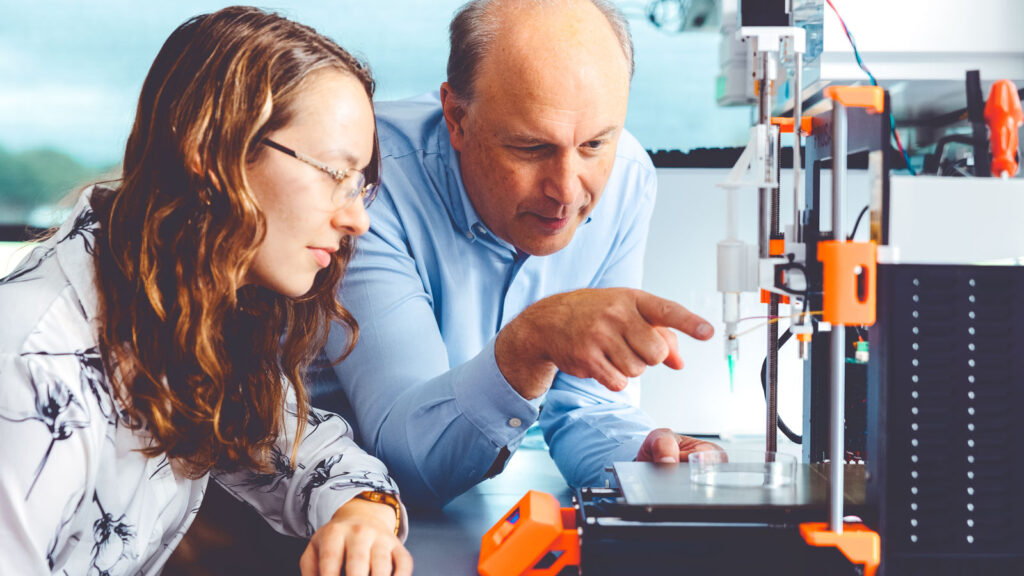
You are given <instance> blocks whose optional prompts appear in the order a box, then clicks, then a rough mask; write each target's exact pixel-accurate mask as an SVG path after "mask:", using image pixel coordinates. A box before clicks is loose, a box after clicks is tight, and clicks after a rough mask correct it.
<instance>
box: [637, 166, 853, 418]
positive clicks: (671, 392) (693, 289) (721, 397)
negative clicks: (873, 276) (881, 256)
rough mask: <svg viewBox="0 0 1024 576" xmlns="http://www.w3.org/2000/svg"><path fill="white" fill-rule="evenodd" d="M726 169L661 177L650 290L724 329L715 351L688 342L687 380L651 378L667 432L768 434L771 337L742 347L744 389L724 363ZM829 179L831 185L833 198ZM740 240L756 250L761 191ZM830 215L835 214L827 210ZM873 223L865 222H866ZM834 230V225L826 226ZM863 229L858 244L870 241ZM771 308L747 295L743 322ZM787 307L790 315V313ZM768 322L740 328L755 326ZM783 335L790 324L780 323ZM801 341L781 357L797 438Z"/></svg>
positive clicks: (651, 394)
mask: <svg viewBox="0 0 1024 576" xmlns="http://www.w3.org/2000/svg"><path fill="white" fill-rule="evenodd" d="M727 172H728V171H727V170H718V169H659V171H658V177H659V190H658V201H657V205H656V207H655V211H654V217H653V219H652V221H651V232H650V238H649V240H648V243H647V256H646V258H645V261H644V287H645V289H647V290H648V291H650V292H653V293H655V294H657V295H659V296H662V297H665V298H670V299H672V300H675V301H677V302H679V303H681V304H682V305H684V306H686V307H687V308H689V309H690V310H692V311H694V312H696V313H698V314H700V315H702V316H704V317H705V318H706V319H707V320H709V321H710V322H711V323H712V324H713V325H714V326H715V330H716V335H715V337H714V338H713V339H712V340H710V341H708V342H697V341H695V340H692V339H690V338H688V337H686V336H682V335H680V337H679V340H680V351H681V353H682V355H683V359H684V361H685V362H686V366H685V367H684V368H683V369H682V370H681V371H678V372H677V371H674V370H670V369H668V368H666V367H664V366H657V367H654V368H651V369H649V370H648V371H647V372H646V373H645V374H644V376H643V378H642V384H641V389H642V393H641V394H640V405H641V407H642V408H643V409H644V410H646V411H647V412H648V413H649V414H650V415H651V416H652V417H653V418H654V419H655V421H656V422H657V423H658V425H659V426H668V427H671V428H673V429H675V430H677V431H680V432H684V433H693V434H722V435H724V436H735V435H745V434H760V435H762V436H763V435H764V422H765V414H764V413H765V403H764V394H763V392H762V391H761V383H760V370H761V362H762V361H763V360H764V355H765V350H766V349H767V344H766V340H767V329H761V330H757V331H754V332H753V333H751V334H750V335H748V336H744V337H743V338H742V339H741V340H740V360H739V362H738V364H737V366H736V379H735V387H734V389H733V390H732V391H730V389H729V372H728V367H727V365H726V361H725V357H724V355H723V342H722V339H721V334H722V330H723V328H724V327H723V324H722V321H721V319H722V304H721V299H722V298H721V295H720V294H719V293H718V292H717V291H716V285H715V284H716V276H715V273H716V272H715V270H716V265H715V245H716V244H717V243H718V241H719V240H721V239H722V238H723V237H724V236H725V191H724V190H723V189H721V188H718V187H717V186H716V184H717V183H718V182H721V181H722V180H724V178H725V175H726V174H727ZM790 177H791V174H790V173H789V172H788V171H787V172H786V173H784V174H783V178H782V186H783V187H782V212H781V215H782V216H781V218H782V222H783V224H788V223H789V222H790V221H791V219H792V215H791V213H792V187H791V186H792V185H791V184H790V182H791V179H790ZM829 182H830V178H829V176H828V173H824V174H822V186H823V187H824V189H825V190H826V191H827V190H829V189H830V188H829V186H830V184H829ZM867 186H868V184H867V175H866V172H851V178H850V180H849V183H848V185H847V193H848V196H849V203H848V206H847V214H848V218H849V221H848V222H847V230H849V229H850V227H851V226H852V225H853V220H854V219H855V218H856V217H857V214H858V213H859V212H860V210H861V208H863V207H864V205H865V204H867V198H868V188H867ZM741 198H742V200H741V217H740V230H741V231H740V235H741V237H742V238H743V239H744V240H747V241H749V242H753V241H754V240H755V235H756V232H757V203H756V191H755V190H742V191H741ZM826 206H827V205H826ZM866 219H867V216H865V220H866ZM823 225H825V226H827V225H828V224H827V223H823ZM867 229H868V223H867V222H863V221H862V222H861V226H860V229H859V230H858V234H857V236H858V238H859V239H863V238H865V237H866V232H867ZM766 309H767V306H766V305H763V304H760V298H759V297H758V296H756V295H754V294H750V295H744V297H743V307H742V315H743V317H746V316H764V315H766V314H767V310H766ZM785 311H786V307H785V306H784V307H783V312H785ZM758 322H763V320H760V321H759V320H751V321H749V322H744V323H743V324H741V325H740V329H741V330H742V329H743V328H744V327H748V326H749V327H753V326H755V325H757V324H758ZM780 324H781V327H780V333H781V332H782V331H784V330H785V326H786V323H785V322H782V323H780ZM796 352H797V347H796V343H795V341H791V342H790V343H789V344H787V345H786V346H785V347H784V348H783V349H782V350H781V351H780V353H779V413H780V415H781V417H782V418H783V419H784V420H785V421H786V423H787V424H788V425H789V427H790V428H792V429H793V430H794V431H796V432H798V433H799V431H800V429H801V427H802V417H801V414H802V412H801V410H802V401H803V398H802V396H803V372H802V370H803V368H802V365H801V363H800V361H799V359H798V358H797V354H796Z"/></svg>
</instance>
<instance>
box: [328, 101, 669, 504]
mask: <svg viewBox="0 0 1024 576" xmlns="http://www.w3.org/2000/svg"><path fill="white" fill-rule="evenodd" d="M377 122H378V129H379V132H380V145H381V153H382V156H383V184H384V185H383V189H382V190H381V192H380V195H379V196H378V198H377V200H376V202H375V203H374V204H373V205H372V206H371V207H370V210H369V212H370V221H371V223H370V231H369V232H368V233H367V234H365V235H364V236H363V237H361V238H359V240H358V241H357V242H356V253H355V257H354V258H353V260H352V261H351V263H350V264H349V268H348V272H347V273H346V275H345V278H344V280H343V281H342V290H341V300H342V303H343V305H344V306H345V307H346V308H348V310H349V311H351V313H352V314H353V315H354V316H355V318H356V320H357V321H358V323H359V327H360V331H359V341H358V344H357V345H356V347H355V349H354V350H353V352H352V354H351V355H350V356H349V357H348V358H346V359H345V360H344V361H343V362H342V363H340V364H339V365H337V366H336V367H335V369H334V376H336V377H337V380H336V381H331V380H332V379H331V378H330V376H332V375H331V374H330V370H327V371H326V373H325V374H321V375H320V381H319V382H317V381H316V379H315V378H314V382H313V384H312V386H311V388H312V393H313V402H314V404H315V405H317V406H318V407H321V408H325V409H329V410H333V411H336V412H339V413H340V414H342V415H343V416H345V418H347V419H348V420H349V421H350V422H353V423H354V424H355V427H356V429H357V431H358V433H359V441H360V443H361V444H362V445H363V446H364V447H365V448H366V449H367V450H368V451H369V452H371V453H375V454H376V455H377V456H378V457H379V458H381V459H382V460H383V461H384V462H385V463H386V464H387V466H388V468H389V469H390V471H391V473H392V475H393V477H394V478H395V479H396V480H397V482H398V484H399V486H401V489H402V494H403V497H404V499H405V500H406V501H407V502H409V503H413V504H415V503H419V504H425V505H437V504H443V503H446V502H448V501H449V500H451V499H452V498H454V497H455V496H457V495H459V494H460V493H462V492H464V491H465V490H467V489H469V488H470V487H472V486H473V485H474V484H476V483H477V482H480V481H481V480H483V479H484V478H485V476H486V475H487V472H488V470H489V469H490V468H491V467H492V465H493V464H494V463H495V460H496V458H498V456H499V454H501V452H502V448H503V447H505V448H507V449H508V450H509V451H514V450H515V449H516V448H517V447H518V446H519V443H520V442H521V441H522V439H523V436H524V434H525V433H526V429H527V428H528V427H529V426H530V425H531V424H532V423H533V422H535V421H536V420H537V419H538V416H539V419H540V426H541V428H542V429H543V431H544V437H545V439H546V440H547V442H548V445H549V446H550V450H551V455H552V457H553V458H554V460H555V462H556V463H557V465H558V468H559V470H561V472H562V474H563V475H564V476H565V478H566V480H567V481H568V482H569V483H570V484H571V485H573V486H596V485H603V484H604V481H605V478H606V472H605V471H604V468H605V466H608V465H610V464H611V463H612V462H615V461H629V460H633V458H634V457H635V456H636V453H637V450H639V448H640V445H641V443H642V441H643V439H644V438H645V437H646V435H647V433H648V432H650V430H651V429H652V428H653V424H652V422H651V421H650V419H649V418H648V417H647V416H646V415H645V414H644V413H643V412H641V411H640V410H639V409H637V408H635V407H633V406H632V405H630V404H629V403H628V400H627V398H626V397H625V395H624V394H622V393H616V392H610V391H609V390H607V389H606V388H604V387H603V386H601V385H600V384H598V383H597V382H596V381H594V380H589V379H580V378H575V377H573V376H570V375H568V374H564V373H561V372H559V373H558V375H557V377H556V378H555V381H554V383H553V385H552V387H551V389H550V391H549V392H548V393H547V394H546V396H544V397H543V398H540V399H537V400H534V401H527V400H525V399H523V398H522V397H521V396H519V394H518V393H517V392H516V391H515V390H513V389H512V387H511V386H509V384H508V382H507V381H506V380H505V378H504V376H502V374H501V372H500V371H499V370H498V366H497V364H496V362H495V358H494V339H495V336H496V335H497V333H498V331H499V330H501V328H502V327H503V326H504V325H505V324H506V323H508V322H509V321H510V320H512V319H513V318H515V317H516V315H517V314H519V313H520V312H521V311H522V310H523V309H525V308H526V307H528V306H529V305H531V304H533V303H534V302H536V301H538V300H540V299H542V298H544V297H546V296H550V295H552V294H558V293H561V292H568V291H571V290H576V289H579V288H602V287H639V285H640V277H641V272H642V264H643V253H644V247H645V243H646V240H647V230H648V223H649V221H650V217H651V211H652V209H653V207H654V200H655V192H656V177H655V172H654V167H653V165H652V164H651V161H650V158H649V157H648V155H647V153H646V152H645V151H644V149H643V148H642V147H641V146H640V145H639V143H638V142H637V141H636V139H635V138H633V137H632V136H631V135H629V134H628V133H625V132H624V133H623V134H622V137H621V138H620V141H619V145H618V150H617V155H616V159H615V166H614V169H613V170H612V173H611V177H610V179H609V181H608V185H607V187H606V189H605V192H604V195H603V197H602V198H601V200H600V202H599V203H598V205H597V207H596V208H595V209H594V211H593V212H592V213H591V217H590V219H589V221H587V222H586V223H585V224H583V225H581V226H580V227H579V229H578V230H577V232H576V235H575V237H574V238H573V240H572V241H571V242H570V243H569V245H568V246H567V247H566V248H565V249H563V250H561V251H560V252H557V253H555V254H551V255H549V256H543V257H537V256H526V255H521V256H517V252H516V249H515V247H513V246H512V245H511V244H509V243H508V242H505V241H504V240H502V239H500V238H497V237H496V236H494V235H493V234H492V233H491V232H490V231H489V230H488V229H487V226H486V224H484V222H483V221H482V220H481V219H480V218H479V216H478V215H477V213H476V211H475V210H474V209H473V205H472V204H471V202H470V200H469V198H468V196H467V195H466V190H465V188H464V187H463V183H462V178H461V175H460V171H459V159H458V156H457V155H456V153H455V151H454V150H453V149H452V147H451V144H450V141H449V136H448V130H447V128H446V126H445V123H444V118H443V116H442V115H441V106H440V101H439V99H438V96H437V94H436V93H435V94H432V95H427V96H421V97H418V98H416V99H412V100H404V101H399V102H389V103H379V104H378V105H377ZM488 193H491V194H501V193H502V191H501V190H493V191H489V192H488ZM346 341H347V334H346V333H345V331H344V330H343V329H342V328H341V327H339V326H335V329H334V330H333V332H332V334H331V338H330V341H329V344H328V347H327V352H328V354H329V355H330V357H331V358H336V357H337V356H338V355H339V354H340V352H342V350H343V346H344V345H345V343H346ZM325 376H327V378H326V379H325ZM542 403H543V410H540V406H541V404H542ZM503 464H504V462H499V466H501V465H503ZM492 472H493V471H492Z"/></svg>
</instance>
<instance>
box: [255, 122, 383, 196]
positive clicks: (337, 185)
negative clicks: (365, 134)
mask: <svg viewBox="0 0 1024 576" xmlns="http://www.w3.org/2000/svg"><path fill="white" fill-rule="evenodd" d="M376 140H377V138H376V135H374V144H375V146H374V148H376ZM260 143H261V144H264V145H266V146H269V147H270V148H273V149H274V150H277V151H279V152H284V153H285V154H287V155H289V156H291V157H292V158H295V159H297V160H300V161H302V162H305V163H306V164H309V165H310V166H312V167H313V168H316V169H317V170H319V171H321V172H323V173H325V174H327V175H328V176H330V177H331V178H332V179H333V180H334V189H333V190H332V191H331V202H332V203H333V204H334V206H335V207H336V208H344V207H345V206H348V205H349V204H350V203H351V202H352V201H353V200H355V199H356V198H362V199H363V206H366V207H369V206H370V203H371V202H373V199H374V198H376V197H377V191H378V190H379V189H380V185H379V182H367V181H366V174H364V173H363V172H362V171H361V170H356V169H355V168H346V169H344V170H336V169H334V168H331V167H330V166H328V165H327V164H324V163H323V162H320V161H319V160H316V159H314V158H310V157H309V156H306V155H305V154H303V153H302V152H296V151H295V150H292V149H291V148H289V147H287V146H284V145H283V144H278V143H277V142H274V141H273V140H271V139H270V138H264V139H263V140H261V141H260Z"/></svg>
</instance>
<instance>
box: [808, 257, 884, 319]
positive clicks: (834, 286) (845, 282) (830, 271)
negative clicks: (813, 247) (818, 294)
mask: <svg viewBox="0 0 1024 576" xmlns="http://www.w3.org/2000/svg"><path fill="white" fill-rule="evenodd" d="M877 254H878V250H877V248H876V246H875V243H874V242H838V241H834V240H830V241H827V242H819V243H818V260H820V261H821V263H822V264H821V268H822V284H823V288H824V290H823V291H824V293H823V294H822V303H823V312H822V319H823V320H825V321H826V322H828V323H830V324H834V325H841V326H870V325H872V324H874V323H875V290H876V283H875V271H876V268H877V262H878V257H877Z"/></svg>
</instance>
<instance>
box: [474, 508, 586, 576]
mask: <svg viewBox="0 0 1024 576" xmlns="http://www.w3.org/2000/svg"><path fill="white" fill-rule="evenodd" d="M579 563H580V541H579V536H578V535H577V534H576V511H575V510H573V509H572V508H560V507H559V504H558V499H557V498H555V497H554V496H552V495H551V494H547V493H545V492H538V491H536V490H530V491H529V492H527V493H526V495H525V496H523V497H522V499H521V500H519V503H518V504H516V505H515V506H514V507H513V508H512V510H510V511H509V512H508V514H506V515H505V516H504V517H503V518H502V519H501V520H500V521H498V523H497V524H495V525H494V526H493V527H491V529H490V530H488V531H487V533H486V534H484V536H483V539H482V540H481V542H480V562H479V564H478V565H477V569H478V570H479V571H480V574H481V575H482V576H555V575H556V574H558V573H559V572H561V571H562V569H563V568H565V567H566V566H578V565H579Z"/></svg>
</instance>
